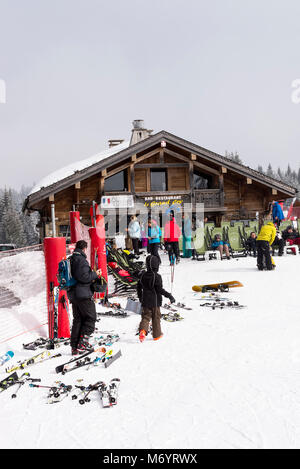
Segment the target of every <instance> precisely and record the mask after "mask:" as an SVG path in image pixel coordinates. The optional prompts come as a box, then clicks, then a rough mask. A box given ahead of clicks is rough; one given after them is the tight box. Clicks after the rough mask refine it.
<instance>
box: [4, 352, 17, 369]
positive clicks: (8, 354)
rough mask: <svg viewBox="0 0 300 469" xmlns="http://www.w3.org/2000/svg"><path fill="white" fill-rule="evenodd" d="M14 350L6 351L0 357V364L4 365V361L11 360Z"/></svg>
mask: <svg viewBox="0 0 300 469" xmlns="http://www.w3.org/2000/svg"><path fill="white" fill-rule="evenodd" d="M14 355H15V354H14V352H6V353H5V354H4V355H2V357H0V366H2V365H4V363H6V362H8V361H9V360H11V358H13V357H14Z"/></svg>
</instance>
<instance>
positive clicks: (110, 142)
mask: <svg viewBox="0 0 300 469" xmlns="http://www.w3.org/2000/svg"><path fill="white" fill-rule="evenodd" d="M123 142H124V140H121V139H120V138H118V139H115V140H108V145H109V148H112V147H116V146H117V145H121V143H123Z"/></svg>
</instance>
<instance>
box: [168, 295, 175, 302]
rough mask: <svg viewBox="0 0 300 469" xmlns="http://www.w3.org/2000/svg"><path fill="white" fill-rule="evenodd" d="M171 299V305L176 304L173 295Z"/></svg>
mask: <svg viewBox="0 0 300 469" xmlns="http://www.w3.org/2000/svg"><path fill="white" fill-rule="evenodd" d="M169 299H170V301H171V303H175V301H176V300H175V298H174V296H172V295H171V296H170V298H169Z"/></svg>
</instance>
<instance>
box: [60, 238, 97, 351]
mask: <svg viewBox="0 0 300 469" xmlns="http://www.w3.org/2000/svg"><path fill="white" fill-rule="evenodd" d="M87 247H88V245H87V242H86V241H78V242H77V243H76V249H75V251H74V252H73V255H72V256H71V273H72V277H73V278H74V279H75V280H76V281H77V283H76V285H75V286H74V287H72V289H71V290H69V291H68V297H69V300H70V302H71V303H72V310H73V325H72V332H71V347H72V354H73V355H77V354H78V353H82V352H85V351H87V350H89V349H91V348H92V346H91V345H90V343H89V337H90V335H91V334H92V333H93V332H94V330H95V323H96V306H95V303H94V301H93V299H92V298H93V291H92V289H91V285H92V283H93V282H95V280H97V278H98V277H99V276H100V275H101V271H100V270H98V271H97V272H93V271H92V269H91V267H90V265H89V263H88V261H87V256H86V253H87Z"/></svg>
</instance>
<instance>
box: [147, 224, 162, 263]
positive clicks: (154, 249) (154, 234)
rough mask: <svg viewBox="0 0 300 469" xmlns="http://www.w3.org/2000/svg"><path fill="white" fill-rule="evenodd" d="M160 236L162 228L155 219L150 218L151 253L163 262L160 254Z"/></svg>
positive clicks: (149, 237)
mask: <svg viewBox="0 0 300 469" xmlns="http://www.w3.org/2000/svg"><path fill="white" fill-rule="evenodd" d="M160 237H161V229H160V227H159V226H158V224H157V222H156V221H155V220H151V219H150V220H149V222H148V239H149V244H148V246H149V253H150V254H152V255H153V256H156V257H157V258H158V260H159V263H161V259H160V256H159V254H158V250H159V246H160Z"/></svg>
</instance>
